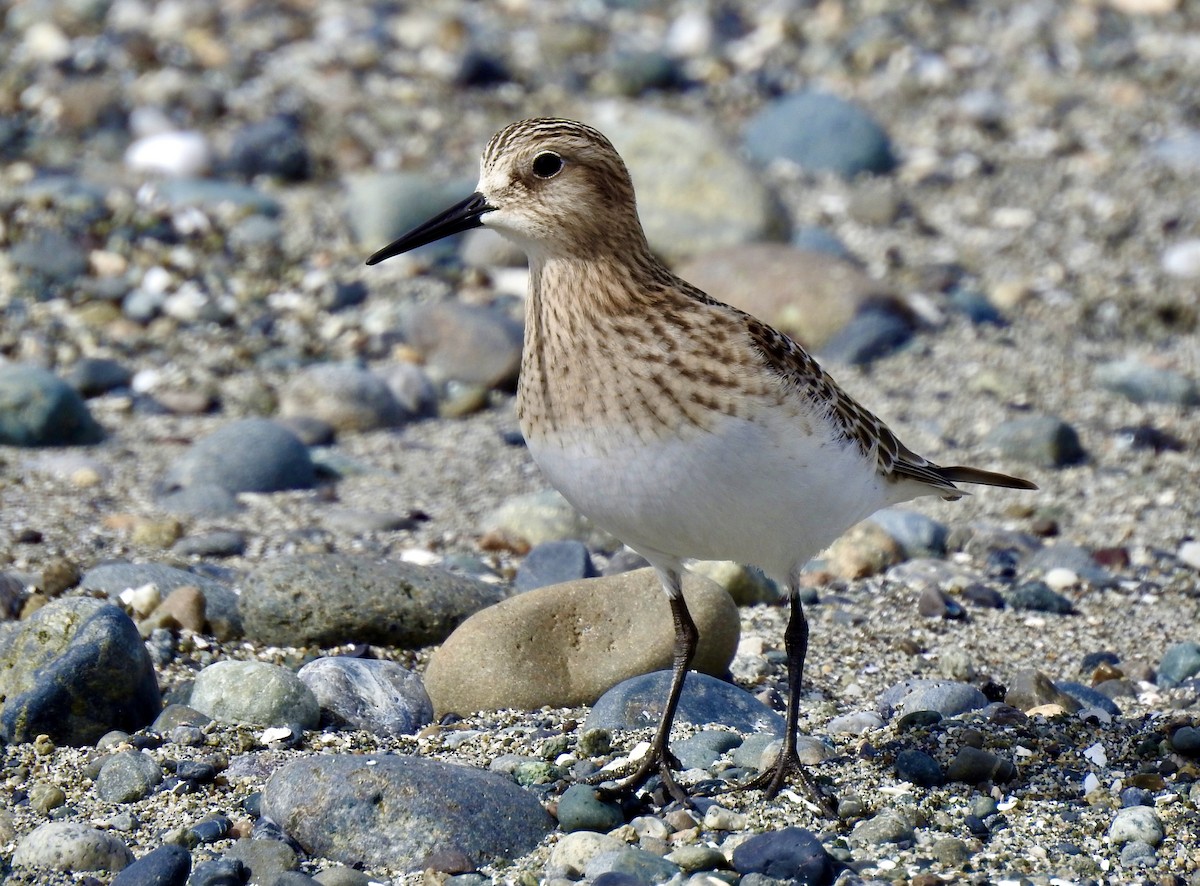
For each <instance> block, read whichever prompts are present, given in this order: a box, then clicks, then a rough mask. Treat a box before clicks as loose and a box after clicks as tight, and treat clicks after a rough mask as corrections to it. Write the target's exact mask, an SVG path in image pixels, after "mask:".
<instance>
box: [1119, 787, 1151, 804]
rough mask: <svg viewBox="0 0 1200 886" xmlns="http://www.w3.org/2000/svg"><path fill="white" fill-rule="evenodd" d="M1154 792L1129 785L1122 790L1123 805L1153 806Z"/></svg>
mask: <svg viewBox="0 0 1200 886" xmlns="http://www.w3.org/2000/svg"><path fill="white" fill-rule="evenodd" d="M1153 805H1154V794H1152V793H1150V792H1149V791H1148V790H1146V789H1145V788H1135V787H1128V788H1123V789H1122V790H1121V806H1122V807H1126V806H1153Z"/></svg>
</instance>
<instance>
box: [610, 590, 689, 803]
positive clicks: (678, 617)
mask: <svg viewBox="0 0 1200 886" xmlns="http://www.w3.org/2000/svg"><path fill="white" fill-rule="evenodd" d="M659 574H660V575H661V576H662V580H663V587H664V589H665V590H666V592H667V595H668V599H669V601H670V604H671V618H672V620H673V621H674V622H675V645H674V648H673V655H672V658H673V665H672V673H671V690H670V692H669V693H667V704H666V706H665V707H664V708H663V712H662V719H661V720H659V722H658V731H657V732H656V733H655V734H654V741H653V742H652V743H651V745H650V750H649V751H648V752H647V754H646V756H645V757H643V758H642V761H641V763H640V764H639V765H638V768H637V769H636V770H634V772H633V773H632V774H631V775H629V776H627V777H626V778H623V779H622V780H621V781H619V782H618V783H617V784H616V785H614V786H613V787H611V788H604V789H603V792H604V793H605V794H608V795H609V796H618V795H621V794H627V793H629V792H631V791H634V790H636V789H637V788H638V787H640V786H641V785H642V784H644V783H645V782H646V780H647V779H648V778H650V776H652V775H654V774H655V772H656V771H657V772H658V774H659V775H660V776H661V777H662V782H663V787H664V788H666V790H667V791H668V793H670V795H671V796H672V797H674V798H675V799H676V800H678V801H679V802H680V803H687V802H688V796H687V792H686V791H685V790H684V789H683V788H682V787H680V786H679V783H678V782H677V781H676V780H675V776H674V775H673V774H672V772H671V768H672V766H678V765H679V761H678V760H676V759H675V757H674V755H673V754H672V753H671V748H670V740H671V723H672V722H673V721H674V719H675V709H676V708H678V707H679V697H680V696H681V695H682V694H683V681H684V678H685V677H687V672H688V668H689V667H691V664H692V659H693V658H695V657H696V646H697V644H698V643H699V641H700V632H699V631H697V630H696V623H695V622H694V621H692V616H691V613H689V612H688V608H687V604H686V603H685V602H684V600H683V589H682V587H681V586H680V579H679V573H678V572H677V571H675V570H671V571H666V570H663V571H661V572H660V573H659Z"/></svg>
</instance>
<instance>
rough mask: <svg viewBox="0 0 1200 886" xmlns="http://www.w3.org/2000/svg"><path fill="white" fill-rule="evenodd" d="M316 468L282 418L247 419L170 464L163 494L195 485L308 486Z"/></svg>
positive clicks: (203, 440)
mask: <svg viewBox="0 0 1200 886" xmlns="http://www.w3.org/2000/svg"><path fill="white" fill-rule="evenodd" d="M315 483H316V471H315V469H314V468H313V462H312V458H311V457H310V456H309V453H308V447H307V446H305V445H304V444H303V443H301V442H300V440H299V438H298V437H296V435H295V434H293V433H292V432H291V431H289V430H288V429H287V428H285V427H283V425H281V424H279V423H278V422H273V421H268V420H267V419H262V418H244V419H240V420H238V421H234V422H230V423H229V424H227V425H225V426H224V427H222V428H220V429H218V430H216V431H214V432H213V433H211V434H209V435H208V436H207V437H202V438H201V439H199V440H197V441H196V442H195V443H193V444H192V446H191V447H190V448H189V449H188V451H187V452H185V453H184V454H183V455H182V456H180V457H179V458H178V459H177V460H176V461H175V463H174V464H173V465H172V466H171V467H170V468H168V469H167V472H166V474H165V476H164V477H163V480H162V484H161V486H162V491H163V493H167V492H171V491H173V490H175V489H179V488H183V487H188V486H194V485H215V486H221V487H223V488H225V489H228V490H229V491H230V492H278V491H280V490H285V489H308V488H310V487H311V486H313V485H314V484H315Z"/></svg>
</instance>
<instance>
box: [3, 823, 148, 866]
mask: <svg viewBox="0 0 1200 886" xmlns="http://www.w3.org/2000/svg"><path fill="white" fill-rule="evenodd" d="M12 861H13V864H14V865H15V866H18V867H31V868H50V869H51V870H55V871H119V870H121V869H122V868H124V867H126V866H127V865H128V864H129V863H130V862H131V861H133V853H131V852H130V851H129V847H127V846H126V845H125V843H124V842H123V841H122V840H121V838H120V837H118V836H117V835H116V834H114V833H113V832H112V831H100V830H97V829H96V828H93V827H89V826H88V825H85V824H82V823H80V822H74V821H52V822H49V823H47V824H44V825H41V826H39V827H37V828H35V829H34V830H33V832H32V833H30V834H28V835H26V836H25V837H23V838H22V839H21V841H20V842H19V843H18V844H17V849H16V851H15V852H14V853H13V858H12Z"/></svg>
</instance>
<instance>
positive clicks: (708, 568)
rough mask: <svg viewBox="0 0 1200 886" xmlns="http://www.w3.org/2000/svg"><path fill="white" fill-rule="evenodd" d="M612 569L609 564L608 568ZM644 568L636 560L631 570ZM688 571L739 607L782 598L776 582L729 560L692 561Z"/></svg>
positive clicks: (752, 568) (640, 560)
mask: <svg viewBox="0 0 1200 886" xmlns="http://www.w3.org/2000/svg"><path fill="white" fill-rule="evenodd" d="M635 556H637V555H635ZM612 565H613V564H612V561H611V560H610V561H609V566H610V567H611V566H612ZM647 565H649V564H647V563H646V561H645V560H644V559H640V558H639V562H638V563H637V564H636V565H635V566H634V567H633V568H635V569H641V568H643V567H644V566H647ZM626 571H628V570H626ZM688 571H689V572H691V573H692V574H693V575H699V576H702V577H704V578H707V579H709V580H710V581H712V582H715V583H716V584H718V585H720V586H721V587H722V588H724V589H725V593H727V594H729V596H730V597H732V598H733V602H734V603H736V604H737V605H738V606H753V605H755V604H757V603H778V602H779V601H780V599H781V597H782V594H781V592H780V590H779V587H778V586H777V585H776V584H775V582H773V581H771V579H769V578H767V577H766V576H765V575H763V574H762V572H760V571H759V570H757V569H755V568H754V567H752V566H743V565H742V564H741V563H734V562H732V561H730V560H695V561H692V562H691V563H689V564H688ZM606 574H612V572H608V573H606Z"/></svg>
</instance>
